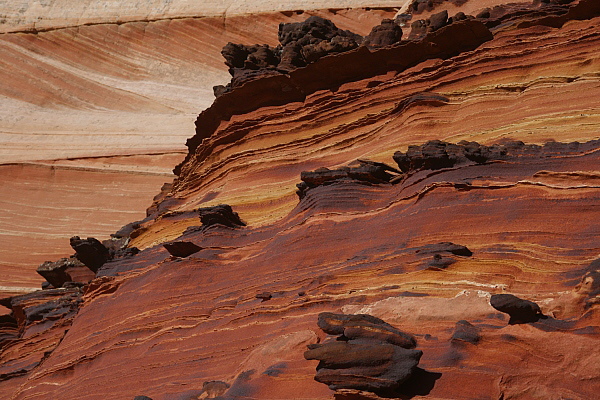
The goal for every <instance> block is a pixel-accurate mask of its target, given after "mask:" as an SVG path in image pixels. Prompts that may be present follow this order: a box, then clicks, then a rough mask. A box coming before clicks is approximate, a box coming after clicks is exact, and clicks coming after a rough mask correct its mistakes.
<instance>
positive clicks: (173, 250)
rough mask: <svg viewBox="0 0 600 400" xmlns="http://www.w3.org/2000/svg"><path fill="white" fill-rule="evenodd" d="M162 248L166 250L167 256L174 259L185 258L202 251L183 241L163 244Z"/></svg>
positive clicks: (196, 246) (200, 248)
mask: <svg viewBox="0 0 600 400" xmlns="http://www.w3.org/2000/svg"><path fill="white" fill-rule="evenodd" d="M163 247H164V248H165V249H167V251H168V252H169V254H171V255H172V256H175V257H187V256H191V255H192V254H194V253H197V252H199V251H200V250H202V247H200V246H198V245H196V244H194V243H192V242H186V241H183V240H179V241H175V242H170V243H163Z"/></svg>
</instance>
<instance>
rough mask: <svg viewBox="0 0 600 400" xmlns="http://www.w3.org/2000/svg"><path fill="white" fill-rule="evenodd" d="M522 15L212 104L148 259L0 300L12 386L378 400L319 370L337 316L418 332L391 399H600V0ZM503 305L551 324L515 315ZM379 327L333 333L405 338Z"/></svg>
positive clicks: (149, 235)
mask: <svg viewBox="0 0 600 400" xmlns="http://www.w3.org/2000/svg"><path fill="white" fill-rule="evenodd" d="M472 1H474V0H472ZM486 5H487V4H486ZM484 6H485V5H484ZM470 7H473V5H472V4H471V5H470ZM511 7H513V8H511ZM523 7H525V6H523V4H520V5H511V6H510V7H507V8H503V9H496V10H497V11H496V12H497V13H499V14H498V15H496V16H494V15H492V17H493V18H496V19H497V20H496V22H497V21H500V22H501V23H499V24H495V22H489V21H487V19H485V20H483V19H477V20H474V19H473V20H471V19H469V20H465V21H458V22H454V23H452V24H450V25H446V26H444V27H442V28H440V29H438V30H436V31H435V32H432V33H428V34H427V36H426V37H425V38H424V39H421V40H420V41H413V42H407V41H401V42H399V43H397V44H394V45H391V46H389V47H383V48H379V49H366V48H364V47H359V48H358V49H356V50H351V51H349V52H345V53H340V54H334V55H328V56H325V57H323V58H321V59H319V60H317V61H316V62H314V63H313V64H309V65H308V66H306V67H302V68H298V69H296V70H293V71H291V72H289V73H287V74H282V75H277V74H270V75H265V76H263V77H260V76H258V77H255V79H253V80H252V79H251V80H248V81H246V82H244V83H243V84H241V85H240V86H239V87H237V88H235V89H234V90H232V91H231V92H229V93H226V94H223V95H221V96H220V97H218V98H217V100H216V101H215V102H214V103H213V105H212V106H211V107H210V108H208V109H207V110H205V111H204V112H203V113H201V114H200V116H199V117H198V119H197V122H196V133H195V136H193V137H191V138H190V139H189V140H188V150H189V152H188V154H187V156H186V158H185V160H184V161H183V162H182V163H181V164H180V165H179V167H178V168H177V169H176V171H177V173H178V176H177V178H176V179H175V181H174V182H173V186H172V188H169V187H166V188H165V189H164V190H163V192H162V193H161V194H159V195H157V196H156V197H155V201H154V203H153V204H152V206H151V207H150V208H149V210H148V214H149V217H148V218H147V219H145V220H144V221H142V222H140V223H139V224H138V225H136V226H135V227H132V230H131V232H129V233H127V234H124V235H125V236H124V237H126V238H128V240H129V242H128V246H129V247H130V248H131V247H137V248H139V249H140V250H141V251H140V252H139V253H137V254H135V255H133V256H127V257H115V258H114V259H112V261H109V262H107V263H105V264H104V265H103V266H102V267H100V269H99V270H98V272H97V274H96V278H95V279H94V280H92V281H91V282H89V284H87V285H83V286H82V285H80V284H71V286H68V287H65V288H60V289H50V290H44V291H40V292H35V293H33V294H28V295H25V296H17V297H13V298H10V299H8V300H1V301H0V303H1V304H2V305H4V306H8V307H10V308H11V310H12V314H11V316H10V317H4V319H1V320H0V348H1V349H2V350H1V353H0V365H2V369H1V370H0V392H2V393H8V396H7V398H11V399H48V398H67V399H76V398H90V399H95V398H98V399H100V398H115V399H117V398H119V399H128V398H131V399H132V398H134V397H135V396H138V395H145V396H149V397H150V398H152V399H155V400H156V399H191V398H194V399H195V398H214V397H215V396H219V395H222V396H224V398H240V399H242V398H244V399H333V398H336V399H377V398H380V397H379V396H378V394H373V393H371V392H366V391H361V390H359V389H360V388H362V386H360V387H358V389H357V387H347V388H346V389H344V388H343V385H342V386H341V387H342V389H341V390H338V391H337V392H334V391H333V390H330V389H329V388H328V387H327V386H326V385H324V384H322V383H319V382H317V381H315V380H314V379H313V378H314V376H315V368H317V367H318V366H317V362H316V361H314V360H307V359H305V358H304V354H305V351H306V350H307V346H309V345H315V344H322V343H332V340H334V338H333V337H332V336H330V335H328V334H327V333H326V332H324V331H322V330H321V329H319V327H318V326H317V318H318V315H319V314H320V313H323V312H328V313H336V314H339V313H343V314H369V315H372V316H374V317H377V318H381V319H382V320H384V321H385V322H386V323H388V324H390V325H392V326H393V327H395V328H398V329H399V330H401V331H402V332H406V333H408V334H410V335H412V336H414V338H415V339H416V342H417V344H416V351H420V352H422V356H420V361H419V364H418V367H419V368H418V369H417V370H415V371H414V372H413V373H412V375H411V377H410V378H408V379H409V380H407V381H406V382H405V383H404V384H403V385H402V387H401V388H400V389H398V390H399V391H398V392H395V393H393V394H388V395H387V396H388V398H390V397H391V398H432V399H433V398H435V399H441V398H450V399H469V398H498V399H531V398H544V399H559V398H580V399H591V398H595V397H596V396H597V393H598V392H599V390H600V364H599V363H598V362H597V358H598V356H599V354H598V350H597V349H598V344H599V342H600V314H599V312H600V308H599V306H598V302H599V301H600V300H599V297H598V296H599V294H600V284H599V280H600V275H599V274H600V273H599V270H600V263H599V261H598V259H599V258H600V257H599V253H600V250H599V247H598V244H597V237H598V233H599V232H600V228H599V225H598V222H597V221H599V220H600V208H599V207H598V204H599V201H600V185H599V182H600V178H599V177H600V170H599V169H598V165H599V163H600V140H599V139H600V136H599V134H598V132H599V130H598V128H599V126H600V108H599V106H598V103H597V101H596V99H597V98H598V97H599V96H600V80H599V78H600V75H599V71H600V59H599V57H600V55H599V53H598V51H597V50H598V48H599V47H600V10H598V7H597V6H596V5H595V3H594V2H592V1H588V0H575V1H573V2H569V4H566V5H560V4H557V2H551V4H549V5H547V4H545V3H544V4H537V3H536V4H530V5H527V7H529V8H523ZM511 10H512V11H511ZM523 10H525V11H527V12H524V11H523ZM362 12H363V13H366V11H362ZM511 12H514V13H513V14H511ZM345 15H346V16H350V15H354V16H359V15H360V13H357V14H351V13H348V14H345ZM293 18H296V17H293ZM419 18H421V17H419ZM298 20H301V19H300V18H299V19H298ZM335 22H336V23H338V22H337V21H335ZM352 24H353V23H350V22H349V23H348V24H347V25H346V26H344V27H350V26H352ZM356 24H358V23H356ZM340 26H341V23H340ZM368 32H369V29H365V30H364V31H362V32H361V33H362V34H366V33H368ZM273 38H274V36H273ZM459 39H460V40H459ZM271 44H273V42H271ZM220 83H223V84H224V83H225V82H220ZM190 133H191V132H190ZM190 136H191V135H190ZM432 140H437V141H432ZM463 140H464V141H465V142H461V141H463ZM430 141H431V142H430ZM473 141H476V142H478V143H479V144H480V145H477V144H475V143H473ZM424 143H426V144H424ZM423 144H424V145H423ZM137 157H138V158H137V159H136V160H137V161H138V162H127V163H126V165H127V167H123V169H124V170H126V171H127V172H128V173H123V176H129V177H131V176H132V175H131V174H130V171H131V170H132V169H133V167H132V165H136V164H137V165H143V164H144V163H146V164H147V165H146V166H145V167H144V168H145V171H146V175H144V179H147V178H148V177H149V176H154V177H156V178H157V181H158V180H159V179H158V178H161V179H162V178H164V176H162V175H157V174H158V173H160V172H159V168H158V165H155V164H154V163H153V162H152V160H153V158H152V157H149V156H142V155H140V156H137ZM165 157H166V156H165ZM171 157H172V158H165V159H163V161H164V163H158V164H159V165H161V166H162V165H166V164H167V161H168V160H171V161H175V159H176V156H175V155H173V156H171ZM178 157H179V158H178V159H177V162H179V161H180V160H181V158H183V157H182V155H181V154H180V155H179V156H178ZM358 160H361V161H358ZM71 163H72V161H61V162H60V165H61V166H62V167H61V168H64V169H60V168H58V167H57V169H56V171H57V173H58V171H64V173H67V172H69V173H70V172H71V171H72V170H71V169H68V168H67V165H68V166H69V168H71ZM87 163H88V161H86V165H88V166H90V165H92V164H93V163H91V164H87ZM95 163H97V164H96V165H101V164H100V163H102V161H101V160H97V161H95ZM115 164H118V162H115ZM173 164H176V162H174V163H173ZM154 167H156V168H157V169H156V170H154V169H153V168H154ZM346 167H347V168H346ZM3 168H17V169H18V168H25V167H16V166H11V167H8V166H5V167H3ZM28 168H39V169H42V168H44V169H42V170H44V171H45V170H46V169H45V168H48V167H47V166H43V167H41V166H40V167H37V166H36V167H28ZM112 168H113V169H115V170H118V169H119V168H118V167H116V166H114V165H113V167H112ZM325 168H326V169H325ZM152 171H153V172H154V173H155V175H151V174H150V172H152ZM305 171H311V172H309V173H306V172H305ZM10 172H11V174H9V175H11V176H12V175H14V174H15V173H16V172H15V171H10ZM17 172H18V171H17ZM302 172H305V173H304V174H303V173H302ZM89 173H92V172H89ZM7 176H8V175H7ZM120 176H121V175H119V177H120ZM4 179H7V180H8V178H4ZM63 179H65V180H69V179H74V178H73V177H72V176H71V175H65V178H63ZM119 179H124V178H119ZM301 181H302V182H304V184H300V185H299V186H298V187H296V184H299V183H300V182H301ZM9 182H11V181H10V180H9ZM12 182H13V183H11V184H12V185H16V183H14V182H18V180H16V179H14V180H13V181H12ZM157 183H158V182H157ZM104 184H106V183H104ZM134 184H135V181H132V182H131V183H130V186H133V185H134ZM122 187H125V186H124V185H123V186H122ZM144 187H147V186H144ZM297 189H299V192H300V195H301V196H300V197H301V198H300V199H299V196H298V195H297V194H296V190H297ZM157 192H158V191H157V190H156V191H155V192H154V194H156V193H157ZM115 193H120V192H118V191H117V192H115ZM220 204H228V205H230V206H231V209H229V208H228V207H215V206H217V205H220ZM235 213H237V214H235ZM94 216H95V218H94V219H93V221H94V223H96V222H95V221H101V220H104V219H103V218H102V217H100V216H99V214H97V213H95V214H94ZM105 219H110V216H109V217H107V218H105ZM135 219H141V218H137V217H136V218H131V219H129V221H133V220H135ZM70 234H71V232H69V233H67V236H70ZM90 236H91V235H90ZM57 239H60V238H57ZM16 242H17V240H15V243H16ZM169 243H171V244H172V243H180V244H179V246H180V247H181V248H179V249H178V250H181V251H175V249H173V248H171V250H168V248H169V245H168V244H169ZM181 243H183V244H181ZM186 243H187V244H186ZM190 243H191V244H190ZM65 244H66V245H68V240H66V239H65V241H64V244H63V246H64V245H65ZM163 244H167V246H166V247H165V246H163ZM15 246H16V245H15ZM184 247H185V248H184ZM63 248H64V247H63ZM189 248H192V249H193V251H183V250H185V249H188V250H189ZM182 249H183V250H182ZM65 251H66V254H65V252H63V253H61V254H59V255H58V256H66V255H67V254H69V251H68V250H65ZM57 252H58V251H57ZM58 253H60V252H58ZM173 254H175V255H173ZM57 258H58V257H57ZM15 277H16V278H15V279H21V278H19V275H18V274H17V273H15ZM22 279H23V280H22V281H18V280H17V282H22V283H20V285H23V286H24V285H27V284H29V282H30V281H28V280H26V279H25V278H22ZM15 286H16V285H15ZM494 294H513V295H515V296H518V297H519V298H520V299H524V300H527V301H530V302H535V304H537V306H533V305H531V304H530V303H526V304H529V306H530V307H531V308H532V309H534V310H536V312H537V311H539V310H541V313H542V314H543V315H538V316H539V317H540V318H535V322H525V323H522V322H524V321H522V320H519V319H518V318H517V319H510V320H509V315H507V314H504V313H502V312H500V311H498V310H497V309H495V308H494V307H492V305H491V304H490V298H491V296H492V295H494ZM493 303H494V302H493ZM538 306H539V310H538V309H537V308H536V307H538ZM511 307H512V305H511V306H510V307H503V306H500V307H499V308H500V309H506V308H509V309H510V308H511ZM324 315H334V314H324ZM542 317H543V318H542ZM332 321H333V322H330V323H331V324H334V322H335V321H334V320H333V319H332ZM367 325H368V324H367ZM369 326H370V325H369ZM369 326H367V328H368V329H367V328H365V327H364V326H362V325H361V326H359V327H358V328H357V327H356V326H352V327H351V328H353V329H355V330H356V329H358V330H360V335H359V334H357V333H356V332H355V331H352V330H349V331H348V332H347V333H344V329H342V331H341V332H337V330H336V329H335V328H331V327H329V328H328V329H326V331H327V332H334V331H336V335H341V337H340V340H350V341H352V340H359V341H360V340H371V339H373V338H378V340H383V339H381V337H382V336H381V335H384V333H385V335H387V334H389V332H394V334H395V335H396V334H398V333H397V331H396V330H395V329H394V328H393V327H388V325H385V324H381V323H378V326H385V329H384V331H385V332H384V333H382V332H383V331H381V332H380V331H377V332H375V331H372V332H371V331H369V329H370V328H369ZM321 327H322V326H321ZM381 329H383V328H381ZM369 332H370V333H369ZM344 335H346V336H344ZM385 335H384V336H385ZM385 337H386V338H387V336H385ZM3 338H4V339H3ZM365 338H367V339H365ZM385 340H387V339H385ZM385 340H384V341H385ZM361 343H363V342H361ZM369 343H371V342H369ZM344 346H345V345H333V346H331V345H330V346H329V347H327V346H325V347H321V346H311V347H310V348H311V349H317V348H321V349H327V348H334V349H335V350H336V351H337V350H339V349H338V348H342V347H344ZM386 346H387V347H385V348H384V350H385V351H388V352H391V351H392V350H393V346H392V347H390V346H391V345H389V344H388V345H386ZM409 347H412V344H411V346H409ZM364 348H369V349H370V348H371V347H368V346H367V347H364ZM386 349H387V350H386ZM390 349H392V350H390ZM384 350H382V351H384ZM361 351H362V352H361ZM394 351H396V350H394ZM356 352H357V353H360V357H362V359H364V360H368V359H370V358H369V357H368V354H366V353H365V352H364V351H363V350H360V351H358V350H357V351H356ZM334 353H335V352H334ZM311 354H312V353H311ZM391 354H392V353H389V354H388V353H386V354H384V355H385V357H383V355H382V358H381V360H385V362H386V363H387V362H389V360H395V359H396V358H394V357H395V356H394V357H392V355H391ZM394 354H395V353H394ZM311 357H312V355H311V356H310V357H309V358H311ZM327 357H328V358H327ZM348 357H350V355H348ZM316 358H318V357H316ZM318 359H327V363H328V366H331V365H337V364H336V360H335V359H331V354H329V353H327V354H326V355H325V356H323V358H318ZM374 359H377V358H376V357H375V358H374ZM345 363H349V362H348V361H347V360H345V359H344V360H340V361H339V364H340V365H342V367H344V368H345V367H347V364H345ZM350 364H351V363H350ZM350 364H348V365H350ZM380 367H381V364H377V363H375V365H369V368H368V371H369V373H376V371H378V368H380ZM336 368H337V366H336ZM382 368H383V367H382ZM386 368H387V367H386ZM411 368H412V367H411ZM359 370H360V371H364V370H365V369H364V368H361V369H359ZM352 371H354V370H352ZM352 371H351V372H352ZM356 371H358V370H356ZM373 371H375V372H373ZM386 371H387V369H386ZM386 376H389V375H386ZM338 378H339V377H338V376H337V375H336V377H335V379H336V381H335V382H336V385H337V382H338V381H337V379H338ZM323 381H328V380H323ZM379 394H381V393H379Z"/></svg>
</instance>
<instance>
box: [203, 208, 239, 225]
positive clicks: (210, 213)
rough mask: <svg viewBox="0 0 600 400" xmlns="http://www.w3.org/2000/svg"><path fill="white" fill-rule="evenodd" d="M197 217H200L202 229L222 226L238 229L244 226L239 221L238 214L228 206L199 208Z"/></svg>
mask: <svg viewBox="0 0 600 400" xmlns="http://www.w3.org/2000/svg"><path fill="white" fill-rule="evenodd" d="M198 215H200V221H201V222H202V226H203V227H209V226H213V225H224V226H227V227H229V228H239V227H242V226H246V224H245V223H244V222H243V221H242V220H241V219H240V216H239V215H238V213H236V212H234V211H233V209H232V208H231V206H230V205H228V204H219V205H218V206H213V207H203V208H199V209H198Z"/></svg>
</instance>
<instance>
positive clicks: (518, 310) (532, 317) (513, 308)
mask: <svg viewBox="0 0 600 400" xmlns="http://www.w3.org/2000/svg"><path fill="white" fill-rule="evenodd" d="M490 304H491V305H492V307H494V308H495V309H496V310H498V311H501V312H503V313H506V314H508V315H510V320H509V321H508V323H509V324H511V325H512V324H523V323H527V322H537V321H539V320H540V319H541V318H544V314H543V313H542V310H541V309H540V306H538V305H537V304H536V303H534V302H533V301H529V300H523V299H520V298H518V297H517V296H514V295H512V294H494V295H492V297H491V298H490Z"/></svg>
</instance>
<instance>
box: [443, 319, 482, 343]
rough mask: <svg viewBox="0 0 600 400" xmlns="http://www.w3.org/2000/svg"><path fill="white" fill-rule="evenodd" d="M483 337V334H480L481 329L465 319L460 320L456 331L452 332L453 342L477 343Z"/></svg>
mask: <svg viewBox="0 0 600 400" xmlns="http://www.w3.org/2000/svg"><path fill="white" fill-rule="evenodd" d="M480 339H481V335H480V334H479V329H478V328H477V327H476V326H474V325H473V324H471V323H470V322H469V321H465V320H464V319H462V320H460V321H458V322H457V323H456V327H455V328H454V333H453V334H452V337H451V339H450V340H451V341H452V342H453V343H461V342H466V343H472V344H477V343H479V340H480Z"/></svg>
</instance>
